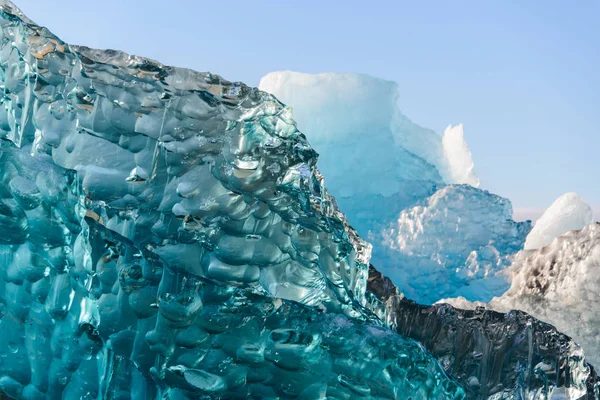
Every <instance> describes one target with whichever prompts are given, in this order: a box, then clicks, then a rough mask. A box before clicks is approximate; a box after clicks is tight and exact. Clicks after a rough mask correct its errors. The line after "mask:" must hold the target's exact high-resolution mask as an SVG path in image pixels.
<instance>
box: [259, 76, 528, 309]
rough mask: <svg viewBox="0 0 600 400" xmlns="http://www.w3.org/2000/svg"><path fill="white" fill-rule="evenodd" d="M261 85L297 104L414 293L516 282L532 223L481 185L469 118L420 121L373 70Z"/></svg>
mask: <svg viewBox="0 0 600 400" xmlns="http://www.w3.org/2000/svg"><path fill="white" fill-rule="evenodd" d="M260 87H261V89H263V90H265V91H268V92H271V93H273V94H275V95H277V96H278V98H280V99H281V100H282V101H283V102H285V103H286V104H288V105H290V106H291V107H293V109H294V114H295V117H296V119H297V121H298V124H299V127H300V128H302V129H304V130H305V131H306V132H308V135H309V139H310V141H311V144H313V145H314V147H315V149H316V150H317V151H318V152H320V154H321V155H320V159H319V166H320V169H321V170H322V171H323V173H324V175H325V176H326V178H327V187H328V188H329V189H330V190H331V192H332V193H333V194H334V195H335V197H336V200H337V201H338V204H339V205H340V207H341V208H342V209H343V210H344V212H345V214H346V215H347V216H348V219H349V221H350V223H351V224H352V226H353V227H355V228H356V229H357V230H358V232H359V233H360V234H361V235H362V236H365V237H368V239H369V240H370V241H371V243H373V246H374V248H373V263H374V264H375V265H377V266H378V268H379V269H380V270H381V271H382V272H384V273H385V274H387V275H388V276H390V277H392V278H393V279H394V281H395V282H396V283H397V284H398V285H399V287H400V289H401V290H402V291H404V292H405V293H406V294H407V295H408V296H409V297H411V298H414V299H415V300H419V301H423V302H434V301H436V300H438V299H439V298H440V297H449V296H455V295H462V296H466V297H468V298H470V299H474V300H489V299H491V298H492V297H493V296H494V295H500V294H502V293H503V292H504V291H505V290H506V289H507V288H508V286H509V283H508V280H507V277H506V275H505V274H503V273H502V269H503V268H504V267H506V266H507V265H510V262H511V259H512V255H513V254H514V253H515V252H517V251H519V250H520V249H521V248H522V247H523V242H524V241H525V237H526V235H527V233H528V232H529V229H530V228H531V227H530V224H529V223H528V222H524V223H515V222H514V221H512V206H511V204H510V202H509V201H508V200H507V199H503V198H501V197H499V196H495V195H493V194H490V193H488V192H487V191H483V190H477V189H475V188H474V187H477V186H479V179H478V178H477V177H476V175H475V173H474V171H473V169H474V167H473V160H472V157H471V153H470V151H469V148H468V146H467V144H466V142H465V139H464V134H463V126H462V125H457V126H449V127H448V128H447V129H446V131H445V132H444V135H443V136H440V135H438V134H437V133H436V132H434V131H432V130H430V129H426V128H422V127H420V126H418V125H417V124H415V123H413V122H412V121H410V120H409V119H408V118H407V117H406V116H405V115H404V114H402V113H401V112H400V110H399V109H398V106H397V99H398V95H399V88H398V85H397V84H396V83H394V82H389V81H385V80H382V79H378V78H373V77H370V76H367V75H358V74H334V73H325V74H303V73H298V72H289V71H285V72H272V73H270V74H268V75H266V76H265V77H263V79H262V80H261V83H260ZM357 182H358V183H359V184H357ZM447 184H465V185H463V186H461V185H457V186H447ZM467 185H471V186H472V187H470V186H467Z"/></svg>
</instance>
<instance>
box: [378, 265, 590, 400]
mask: <svg viewBox="0 0 600 400" xmlns="http://www.w3.org/2000/svg"><path fill="white" fill-rule="evenodd" d="M368 288H369V290H370V291H371V292H372V293H373V294H374V295H375V296H377V298H379V299H381V300H382V301H385V303H386V304H387V308H388V316H387V318H388V321H389V323H390V324H391V325H392V326H395V327H396V330H397V331H398V332H400V333H402V334H403V335H406V336H408V337H412V338H414V339H416V340H419V341H420V342H421V343H423V345H424V346H425V348H426V349H427V350H429V351H430V352H431V353H432V354H434V355H435V356H436V357H437V358H438V359H439V360H440V362H441V363H442V365H444V368H446V369H447V371H448V372H449V373H451V374H452V376H455V377H457V379H458V380H459V382H460V383H462V385H463V387H464V388H465V390H466V392H467V398H471V399H531V400H534V399H535V400H537V399H539V400H541V399H565V400H566V399H573V400H576V399H577V400H582V399H595V398H597V390H598V377H597V375H596V372H595V371H594V369H593V367H591V366H590V365H589V363H587V361H586V359H585V357H584V355H583V352H582V350H581V347H580V346H579V345H578V344H577V343H575V342H574V341H573V339H571V338H570V337H568V336H567V335H565V334H562V333H560V332H558V331H557V329H556V328H555V327H553V326H550V325H548V324H546V323H544V322H542V321H539V320H536V319H535V318H533V317H532V316H530V315H528V314H526V313H525V312H522V311H515V310H513V311H509V312H507V313H505V314H504V313H499V312H495V311H491V310H485V309H484V308H482V307H479V308H475V309H474V310H460V309H456V308H454V307H452V306H449V305H448V304H435V305H432V306H426V305H420V304H416V303H415V302H413V301H410V300H407V299H406V298H404V297H403V296H402V295H401V294H400V293H399V292H398V289H397V288H396V287H395V286H394V285H393V283H392V282H391V281H390V279H389V278H387V277H385V276H383V275H382V274H381V273H380V272H379V271H377V270H376V269H375V268H374V267H372V266H371V267H370V268H369V282H368ZM595 393H596V394H595Z"/></svg>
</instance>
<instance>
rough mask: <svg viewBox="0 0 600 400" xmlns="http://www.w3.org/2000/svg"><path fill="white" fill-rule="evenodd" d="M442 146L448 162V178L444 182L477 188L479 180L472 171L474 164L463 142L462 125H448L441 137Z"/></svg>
mask: <svg viewBox="0 0 600 400" xmlns="http://www.w3.org/2000/svg"><path fill="white" fill-rule="evenodd" d="M442 144H443V146H444V154H445V156H446V161H447V162H448V176H447V177H446V179H445V180H446V181H450V182H452V183H464V184H467V185H471V186H473V187H479V178H478V177H477V175H475V172H474V171H473V170H474V168H475V163H474V162H473V157H472V156H471V151H470V150H469V147H468V146H467V142H466V141H465V137H464V131H463V124H458V125H456V126H452V125H451V124H450V125H448V127H447V128H446V130H445V131H444V136H443V137H442Z"/></svg>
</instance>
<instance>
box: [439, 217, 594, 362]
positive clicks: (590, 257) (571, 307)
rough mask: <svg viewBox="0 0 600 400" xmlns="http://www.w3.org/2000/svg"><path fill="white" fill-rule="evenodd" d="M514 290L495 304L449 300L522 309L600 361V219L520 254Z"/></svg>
mask: <svg viewBox="0 0 600 400" xmlns="http://www.w3.org/2000/svg"><path fill="white" fill-rule="evenodd" d="M511 269H512V270H514V274H515V276H514V278H513V280H512V283H511V286H510V288H509V290H507V291H506V293H504V294H503V295H502V296H498V297H495V298H494V299H492V300H491V301H490V302H489V303H487V304H484V303H470V302H468V301H465V300H464V299H462V298H458V299H445V300H443V302H446V303H450V304H453V305H455V306H457V307H462V308H474V307H478V306H485V307H488V308H490V309H493V310H497V311H502V312H506V311H507V310H511V309H519V310H523V311H526V312H528V313H529V314H531V315H532V316H534V317H536V318H538V319H540V320H542V321H545V322H547V323H550V324H552V325H554V326H556V327H557V328H558V329H559V330H561V331H562V332H564V333H566V334H568V335H569V336H571V337H573V339H574V340H576V341H577V342H578V343H579V344H580V345H581V347H582V348H583V350H585V352H586V358H587V359H588V360H589V361H590V362H592V363H594V364H596V365H597V364H598V363H599V362H600V341H599V339H598V338H600V318H599V317H598V316H599V315H600V308H599V307H598V304H600V301H599V300H600V299H598V288H599V287H600V279H599V278H598V276H600V223H594V224H590V225H588V226H586V227H584V228H583V229H581V230H574V231H570V232H567V233H565V234H564V235H562V236H559V237H558V238H555V239H554V240H553V241H552V242H551V243H550V244H548V245H546V246H544V247H542V248H540V249H538V250H535V251H524V252H522V253H521V254H519V255H518V256H517V257H516V260H515V262H514V265H513V266H512V267H511Z"/></svg>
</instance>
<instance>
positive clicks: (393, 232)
mask: <svg viewBox="0 0 600 400" xmlns="http://www.w3.org/2000/svg"><path fill="white" fill-rule="evenodd" d="M511 215H512V206H511V204H510V202H509V201H508V200H506V199H504V198H502V197H499V196H495V195H492V194H490V193H488V192H485V191H482V190H479V189H476V188H474V187H472V186H468V185H450V186H446V187H444V188H442V189H440V190H438V191H437V192H436V193H435V194H433V195H432V196H430V197H428V198H426V199H425V200H423V201H422V202H419V203H418V204H417V205H416V206H414V207H412V208H409V209H406V210H403V211H402V212H401V213H400V216H399V218H398V220H397V221H395V222H394V223H392V224H391V225H390V226H389V227H388V228H386V229H384V230H383V231H382V233H381V235H382V236H381V237H377V236H375V237H376V241H375V242H376V243H377V242H378V241H380V242H383V243H385V244H386V246H385V247H384V248H383V250H382V252H381V253H382V254H380V256H379V257H378V258H374V260H375V261H377V259H381V260H384V261H383V262H382V264H383V265H390V264H392V265H393V264H396V265H401V266H402V269H391V270H390V269H388V270H387V275H388V276H389V277H390V278H392V280H394V282H396V283H397V284H398V285H399V287H401V288H402V290H403V292H404V293H405V294H406V295H407V297H409V298H413V299H424V301H425V302H435V301H436V300H438V299H439V297H437V296H439V293H453V296H454V297H455V296H458V295H461V296H463V297H466V298H469V299H475V300H485V301H487V300H490V299H491V298H492V297H493V296H494V295H497V294H501V293H503V292H504V291H506V289H508V286H509V283H508V277H507V275H506V271H505V269H506V267H508V266H509V265H510V264H511V261H512V255H513V254H514V253H516V252H518V251H519V250H520V249H521V248H522V245H523V238H524V237H525V235H527V232H528V230H529V224H527V223H515V222H514V221H512V220H511ZM375 261H374V262H375ZM448 265H452V266H455V268H454V269H453V270H452V271H450V272H449V271H448V268H447V266H448ZM424 274H427V275H426V279H418V277H419V276H422V275H424Z"/></svg>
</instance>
